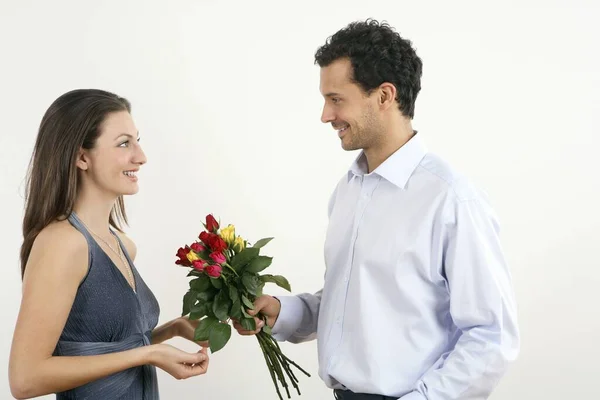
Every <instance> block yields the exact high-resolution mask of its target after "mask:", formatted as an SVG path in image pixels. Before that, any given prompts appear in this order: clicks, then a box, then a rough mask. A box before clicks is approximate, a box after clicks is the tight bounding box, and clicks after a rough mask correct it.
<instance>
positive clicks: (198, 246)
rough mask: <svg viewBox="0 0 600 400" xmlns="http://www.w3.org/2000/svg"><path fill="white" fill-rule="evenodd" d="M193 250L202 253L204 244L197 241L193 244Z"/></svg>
mask: <svg viewBox="0 0 600 400" xmlns="http://www.w3.org/2000/svg"><path fill="white" fill-rule="evenodd" d="M192 250H194V251H195V252H196V253H202V252H203V251H204V246H202V245H201V244H200V243H198V242H195V243H194V244H192Z"/></svg>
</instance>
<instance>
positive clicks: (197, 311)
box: [190, 301, 212, 320]
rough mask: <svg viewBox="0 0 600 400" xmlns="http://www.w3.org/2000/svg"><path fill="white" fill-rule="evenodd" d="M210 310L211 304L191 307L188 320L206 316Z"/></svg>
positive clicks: (204, 303)
mask: <svg viewBox="0 0 600 400" xmlns="http://www.w3.org/2000/svg"><path fill="white" fill-rule="evenodd" d="M210 310H212V302H210V301H208V302H201V303H198V304H196V305H195V306H194V307H192V309H191V312H190V319H191V320H196V319H200V318H202V317H204V316H205V315H208V314H209V312H210Z"/></svg>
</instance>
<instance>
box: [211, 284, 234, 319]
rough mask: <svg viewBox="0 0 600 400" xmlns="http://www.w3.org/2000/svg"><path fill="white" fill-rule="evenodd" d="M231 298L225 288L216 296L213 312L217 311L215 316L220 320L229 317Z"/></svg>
mask: <svg viewBox="0 0 600 400" xmlns="http://www.w3.org/2000/svg"><path fill="white" fill-rule="evenodd" d="M231 304H232V303H231V300H229V295H228V294H227V292H226V291H225V290H221V291H220V292H219V294H217V296H216V297H215V302H214V303H213V312H214V313H215V317H217V318H218V319H219V320H220V321H226V320H228V319H229V308H230V307H231Z"/></svg>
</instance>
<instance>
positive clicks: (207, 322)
mask: <svg viewBox="0 0 600 400" xmlns="http://www.w3.org/2000/svg"><path fill="white" fill-rule="evenodd" d="M218 323H219V320H218V319H216V318H214V317H206V318H204V319H203V320H201V321H200V323H199V324H198V326H197V327H196V330H195V331H194V340H196V341H205V340H208V338H209V335H210V331H211V330H212V328H213V327H214V326H215V325H217V324H218Z"/></svg>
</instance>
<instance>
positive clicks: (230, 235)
mask: <svg viewBox="0 0 600 400" xmlns="http://www.w3.org/2000/svg"><path fill="white" fill-rule="evenodd" d="M219 235H220V236H221V239H223V240H224V241H225V243H227V244H228V245H230V246H231V244H232V243H233V241H234V240H235V226H233V225H227V226H226V227H225V228H221V231H220V232H219Z"/></svg>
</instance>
